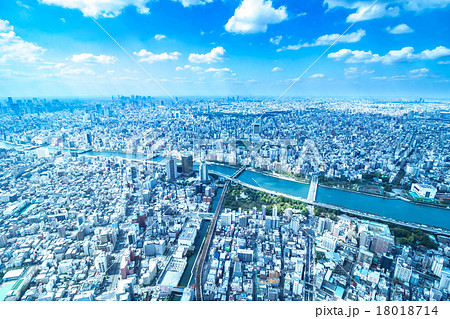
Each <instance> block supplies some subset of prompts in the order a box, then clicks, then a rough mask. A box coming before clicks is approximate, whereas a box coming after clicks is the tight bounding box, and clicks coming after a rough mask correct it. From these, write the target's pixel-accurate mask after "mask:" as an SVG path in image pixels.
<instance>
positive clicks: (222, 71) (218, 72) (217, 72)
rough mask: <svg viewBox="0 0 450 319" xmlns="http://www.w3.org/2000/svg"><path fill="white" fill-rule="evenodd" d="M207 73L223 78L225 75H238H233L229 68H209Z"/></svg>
mask: <svg viewBox="0 0 450 319" xmlns="http://www.w3.org/2000/svg"><path fill="white" fill-rule="evenodd" d="M205 73H214V76H216V77H221V76H223V75H231V76H235V75H236V73H233V71H232V70H230V69H229V68H221V69H216V68H209V69H206V70H205Z"/></svg>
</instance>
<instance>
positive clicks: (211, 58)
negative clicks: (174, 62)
mask: <svg viewBox="0 0 450 319" xmlns="http://www.w3.org/2000/svg"><path fill="white" fill-rule="evenodd" d="M226 54H227V52H226V51H225V49H224V48H223V47H215V48H214V49H212V50H211V52H209V53H206V54H198V53H191V54H189V58H188V60H189V61H190V62H192V63H208V64H209V63H212V62H221V61H223V59H224V58H225V57H226Z"/></svg>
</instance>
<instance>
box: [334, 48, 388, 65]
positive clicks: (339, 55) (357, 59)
mask: <svg viewBox="0 0 450 319" xmlns="http://www.w3.org/2000/svg"><path fill="white" fill-rule="evenodd" d="M328 58H330V59H335V60H343V59H346V60H345V62H346V63H371V62H378V61H379V60H380V56H379V55H378V54H373V53H372V51H367V52H366V51H359V50H354V51H352V50H349V49H341V50H339V51H338V52H334V53H330V54H328Z"/></svg>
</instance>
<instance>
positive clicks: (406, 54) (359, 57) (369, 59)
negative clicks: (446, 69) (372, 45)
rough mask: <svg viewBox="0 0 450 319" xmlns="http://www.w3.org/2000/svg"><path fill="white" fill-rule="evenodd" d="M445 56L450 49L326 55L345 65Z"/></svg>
mask: <svg viewBox="0 0 450 319" xmlns="http://www.w3.org/2000/svg"><path fill="white" fill-rule="evenodd" d="M445 56H450V49H447V48H446V47H443V46H439V47H437V48H435V49H433V50H424V51H422V52H421V53H419V54H414V48H413V47H404V48H403V49H401V50H391V51H389V52H388V53H387V54H386V55H384V56H380V55H378V54H373V53H372V51H370V50H369V51H358V50H354V51H352V50H349V49H342V50H339V51H337V52H333V53H330V54H328V58H330V59H335V60H338V61H339V60H345V63H374V62H382V63H384V64H393V63H397V62H410V61H414V60H434V59H439V58H442V57H445Z"/></svg>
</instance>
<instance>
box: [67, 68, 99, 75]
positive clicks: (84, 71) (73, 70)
mask: <svg viewBox="0 0 450 319" xmlns="http://www.w3.org/2000/svg"><path fill="white" fill-rule="evenodd" d="M61 75H95V72H94V71H92V70H91V69H88V68H72V67H66V68H63V69H61Z"/></svg>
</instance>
